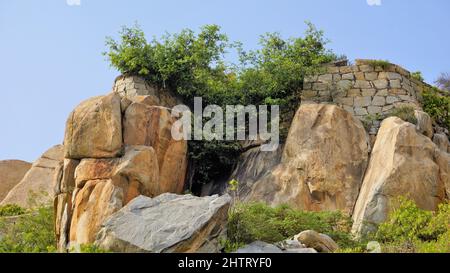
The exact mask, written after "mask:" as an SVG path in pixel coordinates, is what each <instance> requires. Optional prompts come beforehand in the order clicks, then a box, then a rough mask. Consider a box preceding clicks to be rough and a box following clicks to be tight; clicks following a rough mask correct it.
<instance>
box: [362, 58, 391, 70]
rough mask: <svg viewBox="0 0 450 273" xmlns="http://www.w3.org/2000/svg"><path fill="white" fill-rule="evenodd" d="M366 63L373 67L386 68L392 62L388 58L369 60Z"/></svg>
mask: <svg viewBox="0 0 450 273" xmlns="http://www.w3.org/2000/svg"><path fill="white" fill-rule="evenodd" d="M367 64H368V65H370V66H372V67H373V68H377V67H379V68H381V69H382V70H386V69H388V68H389V67H391V66H392V64H391V63H390V62H389V61H388V60H369V61H367Z"/></svg>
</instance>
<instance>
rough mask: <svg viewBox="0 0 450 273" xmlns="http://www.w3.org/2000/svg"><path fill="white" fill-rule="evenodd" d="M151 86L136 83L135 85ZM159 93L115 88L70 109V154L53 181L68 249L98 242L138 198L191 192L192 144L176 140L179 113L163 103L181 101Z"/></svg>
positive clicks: (60, 233)
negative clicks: (188, 187)
mask: <svg viewBox="0 0 450 273" xmlns="http://www.w3.org/2000/svg"><path fill="white" fill-rule="evenodd" d="M126 86H128V87H129V88H128V87H126ZM144 87H145V88H144ZM147 87H148V86H146V85H144V86H143V87H142V86H137V87H136V86H135V85H134V83H133V88H137V89H139V88H144V89H146V88H147ZM124 88H126V89H127V90H131V88H132V87H131V85H125V87H124ZM146 90H147V89H146ZM147 91H148V90H147ZM155 92H156V93H155ZM158 92H159V91H158V90H153V91H152V92H147V93H146V92H140V91H139V92H137V93H136V92H134V93H133V92H131V91H130V92H125V93H123V92H119V90H116V89H115V92H112V93H110V94H107V95H105V96H99V97H94V98H91V99H88V100H86V101H84V102H82V103H81V104H80V105H79V106H77V107H76V108H75V110H73V112H72V113H71V114H70V116H69V118H68V120H67V123H66V132H65V139H64V143H65V145H64V146H65V153H64V156H65V159H64V163H63V164H61V166H60V170H61V174H60V176H59V177H58V179H57V183H56V184H55V185H54V187H53V188H54V192H55V194H56V196H55V199H54V204H55V227H56V236H57V238H58V248H59V249H60V250H64V249H66V248H67V247H71V246H76V245H79V244H87V243H93V242H94V240H95V236H96V234H97V232H98V231H99V229H100V226H101V224H102V223H103V222H104V221H105V220H106V219H107V218H108V217H110V216H111V215H112V214H114V213H115V212H117V211H118V210H120V209H121V208H122V207H123V206H125V205H126V204H127V203H129V202H130V201H131V200H132V199H134V198H135V197H136V196H139V195H144V196H150V197H154V196H157V195H160V194H162V193H166V192H171V193H181V192H182V191H183V189H184V182H185V174H186V169H187V142H186V141H185V140H181V141H175V140H173V139H172V135H171V128H172V124H173V123H174V122H175V120H176V119H175V118H174V117H172V115H171V112H170V109H168V108H166V107H162V106H159V105H157V104H163V105H164V106H167V105H171V104H172V103H175V102H177V100H176V99H175V98H173V99H170V98H169V97H168V94H164V95H162V94H159V93H158Z"/></svg>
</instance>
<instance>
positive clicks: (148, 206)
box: [96, 193, 231, 253]
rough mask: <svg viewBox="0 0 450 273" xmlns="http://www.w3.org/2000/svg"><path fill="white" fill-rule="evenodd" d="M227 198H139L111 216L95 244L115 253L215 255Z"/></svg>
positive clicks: (226, 211)
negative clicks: (194, 253)
mask: <svg viewBox="0 0 450 273" xmlns="http://www.w3.org/2000/svg"><path fill="white" fill-rule="evenodd" d="M230 201H231V198H230V196H228V195H223V196H217V195H215V196H208V197H195V196H192V195H175V194H171V193H165V194H162V195H159V196H157V197H155V198H149V197H145V196H139V197H137V198H135V199H134V200H132V201H131V202H130V203H129V204H128V205H126V206H125V207H124V208H122V209H121V210H120V211H118V212H117V213H115V214H114V215H112V216H111V217H110V218H109V219H108V220H107V221H106V222H105V223H104V224H103V226H102V229H101V231H100V232H99V233H98V236H97V241H96V244H97V245H99V246H100V247H101V248H103V249H107V250H110V251H115V252H156V253H162V252H165V253H167V252H178V253H179V252H218V251H219V248H220V247H219V242H218V241H219V236H220V235H221V234H222V233H223V232H224V228H225V224H226V221H227V214H228V207H229V204H230Z"/></svg>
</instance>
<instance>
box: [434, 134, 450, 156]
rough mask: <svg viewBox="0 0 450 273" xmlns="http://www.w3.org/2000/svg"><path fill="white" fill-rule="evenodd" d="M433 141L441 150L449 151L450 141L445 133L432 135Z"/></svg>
mask: <svg viewBox="0 0 450 273" xmlns="http://www.w3.org/2000/svg"><path fill="white" fill-rule="evenodd" d="M433 142H434V144H436V145H437V146H438V147H439V149H440V150H441V151H443V152H447V153H450V142H449V141H448V137H447V135H446V134H442V133H441V134H435V135H434V136H433Z"/></svg>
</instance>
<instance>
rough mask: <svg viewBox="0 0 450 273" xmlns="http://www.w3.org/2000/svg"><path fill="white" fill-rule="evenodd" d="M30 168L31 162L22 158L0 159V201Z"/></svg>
mask: <svg viewBox="0 0 450 273" xmlns="http://www.w3.org/2000/svg"><path fill="white" fill-rule="evenodd" d="M30 168H31V163H28V162H25V161H22V160H1V161H0V201H1V200H3V198H5V196H6V195H7V194H8V192H9V191H10V190H11V189H12V188H14V187H15V186H16V185H17V184H18V183H19V182H20V180H22V178H23V177H24V175H25V174H26V173H27V172H28V171H29V170H30Z"/></svg>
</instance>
